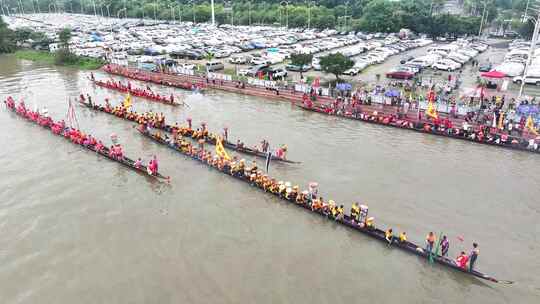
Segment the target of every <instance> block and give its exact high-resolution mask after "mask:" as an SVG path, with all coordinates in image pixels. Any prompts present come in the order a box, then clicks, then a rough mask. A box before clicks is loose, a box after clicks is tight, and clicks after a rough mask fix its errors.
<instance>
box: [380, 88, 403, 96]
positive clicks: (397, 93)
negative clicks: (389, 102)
mask: <svg viewBox="0 0 540 304" xmlns="http://www.w3.org/2000/svg"><path fill="white" fill-rule="evenodd" d="M400 95H401V92H400V91H398V90H388V91H386V92H385V93H384V96H386V97H399V96H400Z"/></svg>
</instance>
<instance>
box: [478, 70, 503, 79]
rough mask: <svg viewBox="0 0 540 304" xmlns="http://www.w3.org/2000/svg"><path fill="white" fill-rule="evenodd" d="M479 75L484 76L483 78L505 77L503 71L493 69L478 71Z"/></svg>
mask: <svg viewBox="0 0 540 304" xmlns="http://www.w3.org/2000/svg"><path fill="white" fill-rule="evenodd" d="M480 76H482V77H485V78H497V79H501V78H504V77H506V74H505V73H503V72H499V71H495V70H493V71H489V72H484V73H480Z"/></svg>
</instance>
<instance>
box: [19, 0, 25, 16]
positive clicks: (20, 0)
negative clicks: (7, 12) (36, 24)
mask: <svg viewBox="0 0 540 304" xmlns="http://www.w3.org/2000/svg"><path fill="white" fill-rule="evenodd" d="M19 3H20V5H21V13H22V14H23V15H24V6H23V4H22V0H19Z"/></svg>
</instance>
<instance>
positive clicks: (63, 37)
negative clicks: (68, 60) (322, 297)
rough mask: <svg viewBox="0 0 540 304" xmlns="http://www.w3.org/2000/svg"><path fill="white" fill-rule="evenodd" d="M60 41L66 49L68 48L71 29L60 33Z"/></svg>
mask: <svg viewBox="0 0 540 304" xmlns="http://www.w3.org/2000/svg"><path fill="white" fill-rule="evenodd" d="M58 39H59V40H60V44H62V46H63V47H64V48H67V46H68V43H69V40H70V39H71V29H69V28H64V29H62V30H61V31H60V33H58Z"/></svg>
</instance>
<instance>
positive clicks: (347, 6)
mask: <svg viewBox="0 0 540 304" xmlns="http://www.w3.org/2000/svg"><path fill="white" fill-rule="evenodd" d="M348 9H349V1H347V2H345V16H343V17H344V18H345V20H344V23H345V26H344V30H345V31H346V30H347V10H348Z"/></svg>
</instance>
